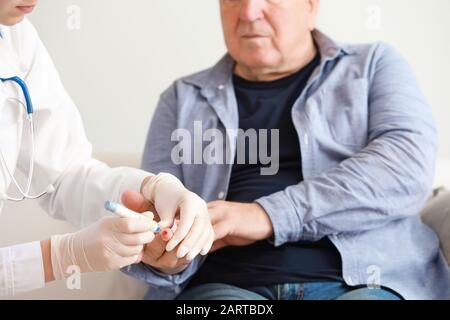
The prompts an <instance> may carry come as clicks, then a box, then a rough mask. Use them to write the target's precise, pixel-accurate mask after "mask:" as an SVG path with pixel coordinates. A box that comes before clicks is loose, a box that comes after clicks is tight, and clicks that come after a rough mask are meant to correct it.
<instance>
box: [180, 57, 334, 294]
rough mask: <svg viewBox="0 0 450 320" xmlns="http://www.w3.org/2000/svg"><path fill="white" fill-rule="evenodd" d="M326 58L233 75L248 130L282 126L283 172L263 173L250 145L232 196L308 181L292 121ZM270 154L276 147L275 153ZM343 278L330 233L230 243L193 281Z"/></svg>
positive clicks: (248, 198) (234, 176)
mask: <svg viewBox="0 0 450 320" xmlns="http://www.w3.org/2000/svg"><path fill="white" fill-rule="evenodd" d="M319 63H320V55H317V56H316V57H315V58H314V59H313V61H311V62H310V63H309V64H308V65H307V66H305V67H304V68H303V69H302V70H300V71H298V72H296V73H295V74H292V75H290V76H288V77H285V78H282V79H279V80H275V81H271V82H252V81H247V80H245V79H242V78H240V77H238V76H236V75H235V76H234V77H233V83H234V89H235V94H236V98H237V103H238V110H239V128H240V129H242V130H244V131H245V130H248V129H255V130H256V131H257V132H258V130H259V129H268V133H267V134H268V137H267V139H266V140H267V141H268V142H269V143H268V148H267V150H269V151H270V150H271V145H270V141H271V138H270V129H278V130H279V171H278V173H277V174H275V175H262V174H261V171H260V169H261V167H268V166H269V165H263V164H261V162H260V161H259V160H258V161H257V163H256V164H249V161H248V160H249V146H248V143H247V144H246V149H245V150H246V161H245V164H237V162H236V161H235V163H234V165H233V168H232V173H231V179H230V185H229V191H228V195H227V200H228V201H236V202H245V203H250V202H253V201H254V200H256V199H258V198H260V197H263V196H267V195H270V194H273V193H275V192H278V191H281V190H284V189H285V188H286V187H288V186H291V185H296V184H298V183H300V182H301V181H302V180H303V176H302V165H301V153H300V145H299V138H298V136H297V131H296V130H295V127H294V124H293V121H292V115H291V111H292V107H293V105H294V103H295V101H296V100H297V99H298V98H299V96H300V94H301V93H302V91H303V89H304V88H305V86H306V84H307V82H308V79H309V78H310V77H311V74H312V72H313V71H314V69H315V68H316V67H317V66H318V65H319ZM269 155H270V152H269ZM330 280H338V281H340V280H342V263H341V257H340V255H339V252H338V251H337V249H336V248H335V247H334V245H333V244H332V243H331V241H330V240H329V239H328V238H324V239H322V240H320V241H318V242H306V241H300V242H296V243H287V244H285V245H282V246H280V247H274V245H273V244H270V243H269V242H268V241H266V240H265V241H259V242H257V243H255V244H252V245H249V246H246V247H227V248H224V249H221V250H219V251H216V252H214V253H212V254H210V255H209V256H208V258H207V260H206V261H205V263H204V264H203V266H202V267H201V268H200V270H199V271H198V273H197V274H196V275H195V276H194V277H193V279H192V280H191V282H190V284H189V286H195V285H199V284H204V283H212V282H214V283H227V284H231V285H235V286H239V287H244V288H250V287H256V286H262V285H271V284H281V283H289V282H290V283H299V282H319V281H330Z"/></svg>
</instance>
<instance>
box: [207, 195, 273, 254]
mask: <svg viewBox="0 0 450 320" xmlns="http://www.w3.org/2000/svg"><path fill="white" fill-rule="evenodd" d="M208 210H209V214H210V216H211V222H212V224H213V228H214V233H215V242H214V244H213V247H212V249H211V252H213V251H216V250H218V249H220V248H223V247H226V246H247V245H250V244H252V243H254V242H256V241H260V240H265V239H268V238H269V237H271V236H272V235H273V226H272V222H271V220H270V218H269V216H268V215H267V213H266V211H265V210H264V209H263V208H262V207H261V206H260V205H259V204H257V203H239V202H228V201H213V202H210V203H208Z"/></svg>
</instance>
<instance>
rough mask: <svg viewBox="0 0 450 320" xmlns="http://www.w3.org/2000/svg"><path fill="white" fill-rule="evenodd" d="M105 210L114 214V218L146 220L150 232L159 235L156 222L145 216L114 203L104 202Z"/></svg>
mask: <svg viewBox="0 0 450 320" xmlns="http://www.w3.org/2000/svg"><path fill="white" fill-rule="evenodd" d="M105 209H106V210H108V211H109V212H111V213H113V214H115V215H116V216H119V217H121V218H137V219H147V220H148V221H149V222H150V223H151V224H152V227H153V228H152V231H153V233H159V232H161V227H160V226H159V224H158V223H157V222H156V221H153V220H151V219H149V218H147V217H146V216H144V215H142V214H139V213H137V212H134V211H132V210H130V209H128V208H126V207H124V206H122V205H120V204H118V203H116V202H113V201H106V202H105Z"/></svg>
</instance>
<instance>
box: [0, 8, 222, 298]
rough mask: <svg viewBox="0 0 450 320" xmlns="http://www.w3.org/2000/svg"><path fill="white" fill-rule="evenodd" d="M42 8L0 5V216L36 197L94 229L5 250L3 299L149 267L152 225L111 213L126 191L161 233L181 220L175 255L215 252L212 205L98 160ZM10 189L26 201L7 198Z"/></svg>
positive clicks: (0, 262)
mask: <svg viewBox="0 0 450 320" xmlns="http://www.w3.org/2000/svg"><path fill="white" fill-rule="evenodd" d="M36 4H37V0H0V34H1V37H0V79H1V81H0V151H1V155H0V162H1V163H0V213H1V210H2V208H3V206H4V202H5V201H20V200H24V199H28V198H34V197H36V198H38V203H39V205H40V206H41V207H42V208H44V209H45V211H46V212H47V213H48V214H49V215H51V216H53V217H55V218H58V219H64V220H66V221H69V222H71V223H72V224H74V225H75V226H80V227H84V226H88V227H86V228H85V229H82V230H80V231H78V232H76V233H73V234H65V235H55V236H52V237H51V239H47V240H43V241H36V242H32V243H26V244H19V245H15V246H12V247H7V248H1V249H0V297H1V296H11V295H14V294H17V293H20V292H25V291H29V290H33V289H37V288H41V287H43V286H44V285H45V283H46V282H49V281H53V280H55V279H56V280H59V279H64V278H65V277H67V276H68V275H69V274H68V272H70V270H73V269H72V268H71V267H72V266H76V267H78V268H79V270H80V271H81V272H102V271H109V270H115V269H119V268H122V267H124V266H127V265H130V264H133V263H138V262H140V260H141V258H142V252H143V246H144V245H145V244H147V243H149V242H151V241H152V240H153V238H154V234H153V233H152V230H151V227H150V226H151V224H150V223H148V222H149V221H148V220H145V219H136V218H118V217H113V216H108V215H106V214H105V210H104V208H103V205H104V202H105V200H113V201H116V202H118V201H120V198H121V196H122V195H123V193H124V192H125V191H127V190H135V191H136V192H137V191H140V192H141V194H142V195H143V196H144V197H145V198H147V200H148V201H149V203H150V204H152V205H153V206H154V208H155V209H156V211H157V213H158V215H159V217H160V219H161V221H160V225H161V227H166V226H170V225H171V224H172V223H173V221H174V218H176V217H178V218H179V219H180V223H179V225H178V228H177V231H176V233H175V235H174V237H173V238H172V240H171V241H169V242H168V244H167V247H166V250H167V251H172V250H173V252H176V253H177V257H178V258H180V259H186V257H188V258H189V259H188V260H189V261H190V260H192V259H193V258H194V257H195V255H197V254H206V253H207V252H208V251H209V249H210V247H211V244H212V241H213V238H214V234H213V230H212V227H211V222H210V219H209V215H208V211H207V208H206V204H205V203H204V202H203V200H201V199H200V198H199V197H198V196H196V195H195V194H193V193H192V192H189V191H188V190H187V189H185V188H184V186H183V185H182V184H181V182H180V181H179V180H177V179H176V178H175V177H173V176H171V175H168V174H159V175H157V176H154V175H152V174H150V173H148V172H144V171H140V170H137V169H131V168H116V169H112V168H109V167H108V166H107V165H105V164H104V163H101V162H99V161H97V160H95V159H93V158H92V155H91V152H92V147H91V144H90V143H89V142H88V140H87V138H86V136H85V132H84V128H83V124H82V121H81V118H80V115H79V113H78V111H77V109H76V107H75V105H74V104H73V102H72V100H71V99H70V97H69V96H68V95H67V93H66V91H65V90H64V88H63V85H62V84H61V81H60V79H59V76H58V74H57V71H56V70H55V67H54V65H53V63H52V61H51V59H50V57H49V55H48V53H47V51H46V49H45V48H44V46H43V44H42V43H41V41H40V39H39V37H38V35H37V33H36V31H35V29H34V28H33V26H32V25H31V23H30V22H29V21H28V20H26V19H24V16H25V15H26V14H27V13H30V12H31V11H32V10H33V8H34V6H35V5H36ZM14 77H16V78H14ZM21 81H23V82H21ZM21 84H23V85H25V86H26V87H25V89H24V88H23V87H21ZM25 91H27V92H28V93H29V95H30V98H31V100H30V101H26V95H25ZM27 102H28V103H27ZM31 104H32V106H33V107H34V110H32V111H33V112H30V111H31V110H30V109H31V108H30V105H31ZM27 107H28V110H27ZM31 120H32V121H33V122H31ZM31 124H34V132H32V131H31V126H30V125H31ZM30 169H31V170H30ZM17 171H20V172H22V173H24V175H25V176H27V177H29V180H28V182H29V183H24V184H23V185H20V184H19V183H18V182H17V181H16V180H15V178H14V173H15V172H17ZM30 175H31V177H30ZM30 178H31V179H30ZM10 186H11V187H13V186H14V187H16V188H17V191H18V192H19V193H20V194H21V196H19V197H17V196H16V197H13V196H11V195H10V194H8V191H9V190H10ZM134 196H136V195H134ZM131 197H133V195H132V194H131ZM29 214H33V212H30V213H29ZM147 216H148V217H150V218H152V216H149V215H147ZM0 223H1V219H0ZM11 228H20V226H19V225H17V226H11ZM175 250H177V251H175Z"/></svg>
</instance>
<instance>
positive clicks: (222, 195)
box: [217, 191, 225, 200]
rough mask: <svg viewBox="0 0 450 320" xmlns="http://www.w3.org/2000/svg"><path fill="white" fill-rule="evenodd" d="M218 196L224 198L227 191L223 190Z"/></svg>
mask: <svg viewBox="0 0 450 320" xmlns="http://www.w3.org/2000/svg"><path fill="white" fill-rule="evenodd" d="M217 197H218V198H219V199H220V200H223V198H224V197H225V192H223V191H221V192H219V194H218V195H217Z"/></svg>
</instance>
